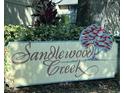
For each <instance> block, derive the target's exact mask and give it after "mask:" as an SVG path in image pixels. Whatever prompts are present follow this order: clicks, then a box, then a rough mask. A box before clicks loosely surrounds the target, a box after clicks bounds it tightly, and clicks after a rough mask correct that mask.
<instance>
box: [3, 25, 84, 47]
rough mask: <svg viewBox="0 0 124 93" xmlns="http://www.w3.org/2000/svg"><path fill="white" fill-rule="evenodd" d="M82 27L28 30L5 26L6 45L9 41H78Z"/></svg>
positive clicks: (60, 26) (44, 26) (67, 26)
mask: <svg viewBox="0 0 124 93" xmlns="http://www.w3.org/2000/svg"><path fill="white" fill-rule="evenodd" d="M81 29H82V28H81V27H77V26H76V25H57V26H54V25H43V26H40V27H38V28H28V27H24V26H21V25H6V26H5V30H4V31H5V34H4V35H5V36H4V38H5V45H6V44H8V42H9V41H59V40H78V39H79V36H80V32H81Z"/></svg>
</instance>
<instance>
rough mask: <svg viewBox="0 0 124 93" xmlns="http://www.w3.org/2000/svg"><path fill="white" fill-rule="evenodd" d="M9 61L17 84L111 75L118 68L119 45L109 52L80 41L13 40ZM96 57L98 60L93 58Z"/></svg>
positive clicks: (45, 82)
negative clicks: (84, 44) (84, 45)
mask: <svg viewBox="0 0 124 93" xmlns="http://www.w3.org/2000/svg"><path fill="white" fill-rule="evenodd" d="M8 49H9V53H10V54H9V55H10V56H9V57H8V61H9V62H10V63H11V65H12V73H13V76H14V86H15V87H19V86H28V85H36V84H47V83H56V82H66V81H79V80H92V79H103V78H112V77H114V75H115V74H116V68H117V44H116V43H115V42H114V43H113V46H112V48H111V50H109V51H108V52H103V51H100V52H98V51H96V49H95V48H94V46H92V45H91V46H89V47H87V48H84V47H82V45H81V43H80V41H53V42H10V43H9V45H8ZM94 56H95V59H94Z"/></svg>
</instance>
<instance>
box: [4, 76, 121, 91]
mask: <svg viewBox="0 0 124 93" xmlns="http://www.w3.org/2000/svg"><path fill="white" fill-rule="evenodd" d="M4 90H5V92H4V93H120V92H119V91H120V79H119V76H116V77H115V78H112V79H103V80H89V81H78V82H77V81H76V82H64V83H55V84H44V85H36V86H29V87H20V88H17V89H14V88H9V86H8V85H7V84H5V88H4Z"/></svg>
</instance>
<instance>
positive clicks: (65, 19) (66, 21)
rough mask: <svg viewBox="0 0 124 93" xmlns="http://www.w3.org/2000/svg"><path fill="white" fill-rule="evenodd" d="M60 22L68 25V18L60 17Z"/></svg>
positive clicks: (65, 16) (66, 16)
mask: <svg viewBox="0 0 124 93" xmlns="http://www.w3.org/2000/svg"><path fill="white" fill-rule="evenodd" d="M60 22H61V23H62V24H69V16H68V15H61V20H60Z"/></svg>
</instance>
